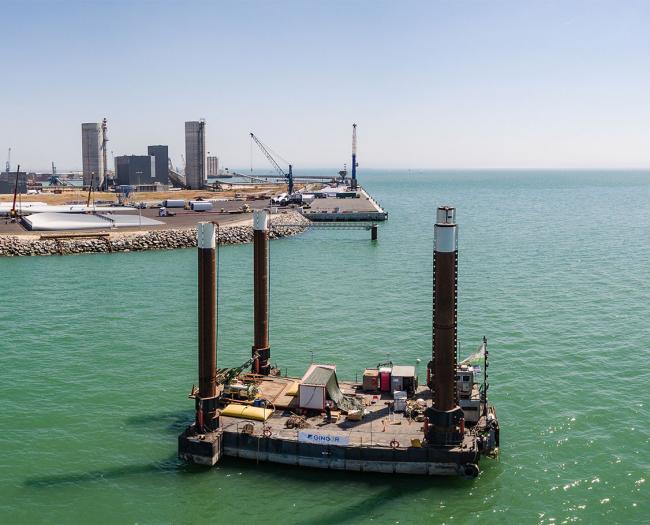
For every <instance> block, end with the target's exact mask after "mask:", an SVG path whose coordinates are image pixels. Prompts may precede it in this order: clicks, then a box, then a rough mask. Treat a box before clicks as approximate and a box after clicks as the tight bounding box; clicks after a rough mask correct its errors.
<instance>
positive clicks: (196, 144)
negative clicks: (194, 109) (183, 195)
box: [185, 119, 208, 189]
mask: <svg viewBox="0 0 650 525" xmlns="http://www.w3.org/2000/svg"><path fill="white" fill-rule="evenodd" d="M185 178H186V184H187V187H188V188H191V189H201V188H203V186H205V184H206V183H207V180H208V179H207V175H206V155H205V120H204V119H201V120H195V121H188V122H185Z"/></svg>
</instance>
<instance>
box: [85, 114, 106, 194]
mask: <svg viewBox="0 0 650 525" xmlns="http://www.w3.org/2000/svg"><path fill="white" fill-rule="evenodd" d="M81 162H82V166H83V180H84V186H88V185H89V184H91V183H92V185H93V187H95V188H99V187H101V185H102V184H103V182H104V159H103V155H102V127H101V124H100V123H99V122H86V123H83V124H81Z"/></svg>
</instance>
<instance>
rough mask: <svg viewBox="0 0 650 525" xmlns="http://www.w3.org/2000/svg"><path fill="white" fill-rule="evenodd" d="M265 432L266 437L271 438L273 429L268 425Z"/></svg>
mask: <svg viewBox="0 0 650 525" xmlns="http://www.w3.org/2000/svg"><path fill="white" fill-rule="evenodd" d="M263 434H264V437H265V438H270V437H271V435H272V434H273V431H272V430H271V428H270V427H266V428H265V429H264V432H263Z"/></svg>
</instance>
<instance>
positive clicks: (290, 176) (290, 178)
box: [250, 133, 293, 196]
mask: <svg viewBox="0 0 650 525" xmlns="http://www.w3.org/2000/svg"><path fill="white" fill-rule="evenodd" d="M250 135H251V138H252V139H253V140H254V141H255V144H257V145H258V146H259V148H260V149H261V150H262V153H264V156H265V157H266V158H267V159H268V160H269V162H270V163H271V165H272V166H273V167H274V168H275V171H277V172H278V173H279V174H280V176H281V177H283V178H285V179H287V185H288V189H287V193H289V196H291V194H292V193H293V169H292V166H291V164H289V173H285V172H284V170H283V169H282V168H281V167H280V165H279V164H278V163H277V162H276V161H275V159H274V158H273V155H271V153H269V150H268V149H266V146H264V144H262V142H261V141H260V139H258V138H257V137H256V136H255V134H254V133H251V134H250Z"/></svg>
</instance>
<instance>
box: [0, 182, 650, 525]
mask: <svg viewBox="0 0 650 525" xmlns="http://www.w3.org/2000/svg"><path fill="white" fill-rule="evenodd" d="M362 182H363V183H364V184H365V186H366V187H367V188H368V189H369V190H370V191H371V192H372V193H373V195H374V196H375V197H376V198H377V199H378V200H379V202H381V203H382V204H383V205H384V206H385V207H386V208H387V209H388V210H389V212H390V214H391V215H390V220H389V221H388V223H386V224H383V225H381V227H380V231H379V242H378V243H377V244H376V245H373V244H371V243H370V241H369V240H368V237H369V234H368V232H365V231H348V232H345V231H343V232H327V231H313V232H309V233H307V234H305V235H303V236H300V237H297V238H293V239H285V240H281V241H274V242H273V243H272V246H271V266H272V276H271V286H272V293H271V309H272V312H271V340H272V352H273V360H274V361H277V363H278V364H279V365H281V366H282V367H283V368H284V367H287V368H288V371H289V373H295V374H301V373H302V371H303V370H304V369H305V366H306V365H307V364H308V363H309V362H310V361H311V359H312V355H313V358H314V360H316V361H320V362H336V363H337V365H338V370H339V374H340V375H341V376H343V377H347V378H350V377H354V374H355V373H356V372H357V371H359V370H361V369H362V368H363V367H364V366H366V365H375V364H376V363H377V362H379V361H381V360H383V359H385V358H386V355H387V354H390V357H391V358H392V359H393V360H394V361H398V362H400V363H404V364H410V363H414V362H415V360H416V359H417V358H421V359H422V361H423V364H424V363H425V362H426V360H427V356H428V354H429V352H430V338H431V326H430V322H431V249H432V236H433V234H432V224H433V218H434V212H435V207H436V205H438V204H442V203H451V204H454V205H455V206H456V207H457V208H458V222H459V224H460V249H461V252H460V312H459V315H460V327H459V331H460V340H461V344H462V348H463V353H469V352H470V351H471V350H473V349H474V348H475V346H476V345H478V343H479V342H480V339H481V337H482V336H483V335H486V336H487V337H488V339H489V344H490V350H491V357H492V366H491V367H490V372H491V383H492V389H491V390H490V392H491V395H492V400H493V401H494V402H495V404H496V405H497V409H498V413H499V416H500V421H501V427H502V454H501V457H500V459H499V460H498V461H490V460H485V461H483V463H482V467H483V469H484V470H483V472H482V474H481V476H480V478H479V479H477V480H475V481H465V480H460V479H430V478H421V477H417V478H405V477H396V476H386V475H362V474H358V475H355V474H343V473H332V472H324V471H318V470H300V469H296V468H289V467H284V466H275V465H269V464H266V465H264V464H260V465H256V464H255V463H253V462H243V461H242V462H240V461H235V460H225V461H223V462H222V463H221V464H220V465H219V467H218V468H214V469H212V470H204V469H200V468H196V467H191V466H186V465H184V464H181V463H179V462H178V461H177V459H176V457H175V454H176V437H177V435H178V434H179V432H181V430H182V429H183V427H184V425H185V424H186V423H187V422H188V421H189V420H190V419H191V418H192V406H193V404H192V402H191V401H190V400H188V399H187V394H188V392H189V391H190V388H191V386H192V384H193V383H194V382H196V364H195V361H196V357H195V355H196V345H197V342H196V333H195V324H196V254H195V251H194V250H179V251H175V252H160V253H155V252H150V253H128V254H114V255H85V256H69V257H43V258H29V259H27V258H24V259H2V260H0V279H1V281H2V283H3V286H2V302H1V303H0V330H1V342H0V348H1V354H0V399H1V402H2V404H1V405H0V407H1V410H0V428H1V429H2V433H1V434H0V451H1V452H0V522H1V523H30V524H32V523H93V522H95V523H126V524H129V523H139V524H149V523H151V524H154V523H192V522H193V523H197V522H198V521H199V520H203V519H205V520H207V522H211V523H223V524H226V523H228V524H239V523H254V522H259V521H256V520H260V519H263V522H264V523H283V524H294V523H295V524H303V523H315V524H330V523H332V524H334V523H350V524H357V523H381V524H383V523H402V524H407V523H408V524H412V523H443V522H444V523H467V522H469V521H470V520H472V521H473V520H474V519H476V518H480V520H481V523H503V522H508V523H556V524H558V523H572V522H581V523H642V522H646V523H648V522H650V517H649V516H650V506H649V504H648V485H649V484H650V483H649V482H648V481H647V478H648V474H649V470H650V430H649V429H648V423H647V422H648V416H649V405H650V399H649V398H650V394H649V388H648V385H649V382H650V366H649V365H648V362H649V359H648V356H649V353H650V351H649V350H648V345H649V344H650V297H649V296H650V293H649V292H650V285H649V284H648V267H649V264H650V240H649V234H650V205H649V203H650V175H649V174H647V173H631V172H621V173H615V172H608V173H604V172H603V173H600V172H552V173H549V172H522V173H519V172H503V173H500V172H483V173H480V172H474V173H471V172H444V173H443V172H436V173H423V172H421V173H416V172H398V173H388V172H374V173H369V174H366V175H365V177H364V178H363V179H362ZM251 258H252V248H251V247H250V246H236V247H227V248H222V249H221V250H220V311H219V313H220V317H219V330H220V333H219V362H220V364H221V365H236V364H239V363H241V362H242V361H244V360H245V359H246V358H247V357H248V355H249V352H250V345H251V341H252V269H251ZM420 373H421V377H422V374H423V373H424V367H423V365H421V366H420Z"/></svg>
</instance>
